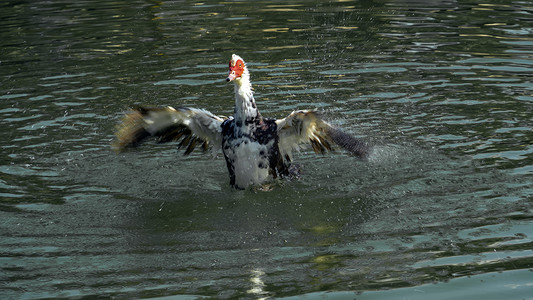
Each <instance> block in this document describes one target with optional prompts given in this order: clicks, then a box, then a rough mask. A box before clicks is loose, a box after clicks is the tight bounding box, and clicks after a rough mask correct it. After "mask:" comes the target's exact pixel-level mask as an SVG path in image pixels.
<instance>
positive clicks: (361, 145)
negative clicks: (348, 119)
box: [328, 127, 371, 158]
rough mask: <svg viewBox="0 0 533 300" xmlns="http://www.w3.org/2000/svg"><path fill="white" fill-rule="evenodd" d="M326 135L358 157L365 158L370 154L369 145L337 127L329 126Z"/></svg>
mask: <svg viewBox="0 0 533 300" xmlns="http://www.w3.org/2000/svg"><path fill="white" fill-rule="evenodd" d="M328 135H329V136H330V137H331V139H332V140H333V141H334V142H335V144H337V145H339V146H340V147H342V148H343V149H345V150H346V151H348V152H350V153H351V154H353V155H355V156H358V157H360V158H367V157H368V156H369V154H370V150H371V148H370V146H369V145H367V144H366V143H365V142H363V141H361V140H359V139H357V138H355V137H353V136H351V135H349V134H347V133H344V132H343V131H341V130H340V129H337V128H333V127H331V128H329V130H328Z"/></svg>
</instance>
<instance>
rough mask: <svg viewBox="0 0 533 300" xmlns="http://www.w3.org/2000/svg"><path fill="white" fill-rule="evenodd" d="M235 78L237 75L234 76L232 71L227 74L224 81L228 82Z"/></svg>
mask: <svg viewBox="0 0 533 300" xmlns="http://www.w3.org/2000/svg"><path fill="white" fill-rule="evenodd" d="M235 78H237V74H235V71H234V70H232V71H230V72H229V75H228V78H226V81H227V82H230V81H233V80H235Z"/></svg>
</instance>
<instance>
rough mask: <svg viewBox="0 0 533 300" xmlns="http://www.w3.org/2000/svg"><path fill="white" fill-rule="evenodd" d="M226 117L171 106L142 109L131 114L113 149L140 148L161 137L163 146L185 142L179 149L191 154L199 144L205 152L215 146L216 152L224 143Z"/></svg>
mask: <svg viewBox="0 0 533 300" xmlns="http://www.w3.org/2000/svg"><path fill="white" fill-rule="evenodd" d="M222 122H224V118H222V117H218V116H215V115H214V114H212V113H210V112H208V111H206V110H202V109H196V108H186V107H179V108H173V107H170V106H167V107H159V108H144V107H138V108H136V109H133V110H132V111H130V112H128V113H127V114H126V115H125V116H124V118H123V119H122V122H121V123H120V124H119V125H118V126H117V128H116V132H115V135H116V140H115V142H114V143H113V148H114V149H115V150H116V151H123V150H125V149H126V148H128V147H135V146H138V145H139V144H140V143H141V142H142V141H143V140H144V139H146V138H147V137H150V136H153V137H157V141H158V142H159V143H166V142H171V141H179V140H180V139H181V142H180V143H179V145H178V148H179V149H181V148H186V150H185V155H187V154H190V153H191V152H192V151H193V150H194V148H195V147H196V146H197V145H201V146H202V149H203V150H204V151H205V150H207V148H208V145H209V144H211V145H213V152H216V151H218V149H220V145H221V144H222V128H221V125H222Z"/></svg>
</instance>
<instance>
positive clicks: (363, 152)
mask: <svg viewBox="0 0 533 300" xmlns="http://www.w3.org/2000/svg"><path fill="white" fill-rule="evenodd" d="M276 123H277V125H278V136H279V149H280V152H281V154H282V155H283V157H284V158H285V159H288V160H291V159H292V151H293V150H298V149H299V148H300V145H301V144H311V146H313V150H315V152H316V153H321V154H323V153H325V152H326V151H332V150H333V145H334V144H337V145H338V146H340V147H341V148H343V149H345V150H347V151H348V152H350V153H351V154H353V155H356V156H358V157H361V158H365V157H367V156H368V155H369V153H370V147H369V146H368V145H367V144H366V143H365V142H363V141H361V140H359V139H357V138H355V137H353V136H351V135H349V134H347V133H344V132H343V131H341V130H340V129H337V128H335V127H333V126H331V125H330V124H328V123H327V122H326V121H324V120H322V119H321V118H320V116H319V114H318V112H317V111H308V110H299V111H294V112H292V113H291V114H290V115H289V116H287V117H286V118H284V119H280V120H276Z"/></svg>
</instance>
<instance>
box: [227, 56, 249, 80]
mask: <svg viewBox="0 0 533 300" xmlns="http://www.w3.org/2000/svg"><path fill="white" fill-rule="evenodd" d="M247 74H248V69H247V68H246V64H245V63H244V60H243V59H242V58H241V57H240V56H238V55H237V54H233V55H232V56H231V60H230V61H229V75H228V78H226V81H228V82H229V81H233V80H237V81H240V79H242V77H243V75H247Z"/></svg>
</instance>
